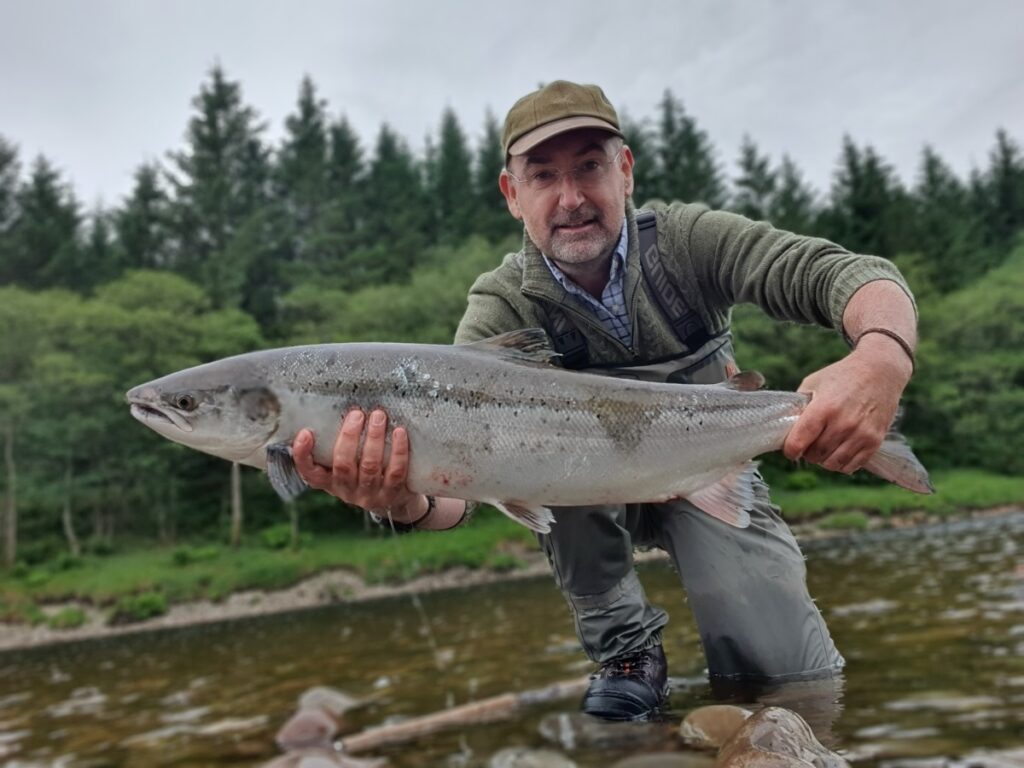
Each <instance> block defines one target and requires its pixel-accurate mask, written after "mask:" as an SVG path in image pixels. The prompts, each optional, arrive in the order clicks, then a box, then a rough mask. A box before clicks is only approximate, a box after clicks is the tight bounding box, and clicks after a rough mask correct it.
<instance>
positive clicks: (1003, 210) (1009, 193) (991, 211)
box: [984, 129, 1024, 245]
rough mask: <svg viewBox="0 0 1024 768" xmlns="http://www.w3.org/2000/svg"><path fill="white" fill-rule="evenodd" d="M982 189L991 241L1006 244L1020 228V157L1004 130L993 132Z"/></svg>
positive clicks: (1023, 211)
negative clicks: (994, 134)
mask: <svg viewBox="0 0 1024 768" xmlns="http://www.w3.org/2000/svg"><path fill="white" fill-rule="evenodd" d="M984 186H985V190H986V193H985V199H986V203H987V204H986V205H985V206H984V207H985V208H986V209H987V211H986V214H987V215H986V220H985V224H986V226H987V228H988V231H989V233H990V236H991V239H992V242H993V243H994V244H998V245H1005V244H1008V243H1010V242H1011V241H1012V239H1013V237H1014V236H1015V235H1016V234H1017V233H1018V232H1019V231H1021V230H1022V229H1024V155H1022V154H1021V148H1020V145H1019V144H1017V143H1016V142H1015V141H1013V139H1011V138H1010V135H1009V134H1008V133H1007V132H1006V131H1005V130H1002V129H1000V130H999V131H997V132H996V145H995V146H994V147H993V148H992V150H991V152H990V153H989V166H988V171H987V172H986V173H985V177H984Z"/></svg>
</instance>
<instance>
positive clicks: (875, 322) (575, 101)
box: [294, 81, 916, 720]
mask: <svg viewBox="0 0 1024 768" xmlns="http://www.w3.org/2000/svg"><path fill="white" fill-rule="evenodd" d="M503 142H504V149H505V154H506V167H505V169H504V170H503V171H502V172H501V175H500V178H499V186H500V187H501V191H502V193H503V194H504V196H505V200H506V202H507V204H508V208H509V211H510V212H511V214H512V215H513V216H514V217H516V218H517V219H520V220H522V221H523V223H524V228H525V237H524V247H523V249H522V250H521V251H519V252H518V253H516V254H511V255H509V256H507V257H506V258H505V260H504V262H503V263H502V265H501V266H500V267H498V268H497V269H495V270H494V271H492V272H489V273H487V274H485V275H482V276H481V277H480V278H479V279H478V280H477V282H476V284H475V285H474V286H473V288H472V290H471V292H470V296H469V306H468V308H467V310H466V313H465V316H464V317H463V319H462V322H461V323H460V325H459V329H458V331H457V333H456V342H458V343H465V342H469V341H474V340H477V339H480V338H485V337H488V336H493V335H496V334H499V333H503V332H506V331H510V330H514V329H517V328H523V327H533V326H539V327H543V328H545V330H547V331H548V333H549V335H551V336H552V338H553V340H554V342H555V346H556V348H558V349H559V351H561V352H563V353H564V354H563V359H564V360H566V361H567V362H568V367H574V368H587V369H589V370H593V371H596V372H599V373H600V372H603V373H606V374H609V375H622V376H639V377H643V378H653V379H660V380H663V381H664V380H668V381H684V382H694V383H713V382H715V381H721V380H723V379H724V378H727V377H728V376H729V375H731V374H732V373H734V372H735V371H736V366H735V364H734V362H733V360H732V348H731V344H730V337H729V312H730V308H731V307H732V306H733V305H734V304H737V303H740V302H752V303H755V304H757V305H759V306H760V307H761V308H762V309H764V310H765V311H766V312H767V313H769V314H770V315H772V316H773V317H776V318H779V319H782V320H793V321H799V322H815V323H818V324H820V325H824V326H826V327H833V328H835V329H836V330H837V331H840V332H841V333H843V334H845V336H846V337H847V338H848V339H850V340H852V341H853V342H854V344H853V349H852V350H851V352H850V353H849V354H848V355H847V356H846V357H844V358H843V359H841V360H839V361H837V362H836V363H834V364H832V365H830V366H828V367H826V368H824V369H823V370H821V371H818V372H816V373H813V374H811V375H810V376H808V377H807V378H806V379H805V380H804V381H803V383H802V385H801V387H800V389H801V391H804V392H807V393H810V394H811V395H812V396H813V399H812V401H811V404H810V405H809V406H808V408H807V409H806V411H805V412H804V413H803V415H802V416H801V417H800V419H799V420H798V422H797V423H796V424H795V425H794V427H793V429H792V430H791V432H790V434H789V436H788V437H787V440H786V443H785V447H784V453H785V454H786V455H787V456H788V457H789V458H790V459H794V460H795V459H799V458H803V459H805V460H807V461H811V462H814V463H817V464H820V465H822V466H824V467H826V468H827V469H830V470H833V471H838V472H845V473H850V472H853V471H855V470H857V469H859V468H860V467H861V466H862V465H863V464H864V463H865V462H866V461H867V459H868V457H869V456H870V455H871V454H872V453H874V451H875V450H876V449H877V448H878V447H879V445H880V444H881V441H882V439H883V437H884V435H885V434H886V431H887V429H888V427H889V425H890V423H891V421H892V419H893V416H894V414H895V411H896V406H897V403H898V401H899V398H900V395H901V393H902V392H903V389H904V387H905V386H906V384H907V382H908V381H909V379H910V375H911V373H912V371H913V359H912V357H913V349H914V344H915V342H916V314H915V308H914V304H913V301H912V299H911V297H910V293H909V290H908V289H907V287H906V285H905V283H904V282H903V280H902V278H901V277H900V275H899V273H898V272H897V271H896V269H895V268H894V267H893V266H892V265H891V264H889V263H888V262H886V261H884V260H881V259H877V258H875V257H869V256H858V255H854V254H851V253H849V252H847V251H845V250H843V249H842V248H840V247H838V246H836V245H834V244H832V243H829V242H826V241H824V240H818V239H812V238H805V237H799V236H796V235H793V234H791V233H787V232H782V231H779V230H775V229H773V228H772V227H771V226H770V225H768V224H766V223H756V222H752V221H749V220H747V219H745V218H743V217H740V216H737V215H734V214H730V213H724V212H714V211H709V210H708V209H707V208H705V207H704V206H700V205H688V204H682V203H674V204H672V205H665V204H662V203H657V204H653V205H652V206H651V207H652V212H648V213H644V214H642V215H641V214H638V213H637V211H636V210H635V209H634V208H633V205H632V203H631V197H630V195H631V193H632V191H633V175H632V171H633V162H634V161H633V155H632V152H631V151H630V149H629V147H628V146H626V145H625V144H624V141H623V136H622V133H621V132H620V130H619V122H618V117H617V115H616V113H615V110H614V109H613V108H612V106H611V104H610V103H609V102H608V100H607V99H606V98H605V96H604V93H603V92H602V91H601V90H600V89H599V88H597V87H596V86H583V85H577V84H574V83H568V82H564V81H559V82H554V83H551V84H550V85H548V86H546V87H544V88H541V89H539V90H538V91H535V92H533V93H531V94H529V95H527V96H525V97H523V98H522V99H520V100H519V101H518V102H517V103H516V104H515V105H514V106H513V107H512V109H511V110H510V111H509V113H508V116H507V118H506V120H505V127H504V135H503ZM641 241H643V252H641ZM386 436H387V418H386V414H384V413H383V412H381V411H375V412H373V413H372V414H370V416H369V419H368V421H367V418H366V416H365V415H364V414H362V413H361V412H358V411H354V412H351V413H349V414H347V415H346V417H345V418H344V421H343V423H342V428H341V431H340V434H339V436H338V440H337V442H336V445H335V449H334V463H333V467H332V468H330V469H329V468H326V467H319V466H316V465H314V464H313V462H312V459H311V458H310V455H311V451H312V443H313V441H312V435H311V434H310V433H309V432H308V431H304V432H302V433H300V434H299V435H298V437H297V438H296V441H295V445H294V454H295V461H296V464H297V466H298V467H299V470H300V472H301V473H302V475H303V477H304V478H305V479H306V481H307V482H308V483H309V484H310V485H312V486H314V487H317V488H322V489H325V490H327V491H329V492H330V493H333V494H334V495H336V496H338V497H339V498H341V499H343V500H345V501H347V502H349V503H351V504H356V505H358V506H361V507H364V508H366V509H370V510H389V513H390V516H391V518H392V520H393V521H395V522H396V523H398V524H402V525H404V527H415V528H421V529H433V530H442V529H447V528H450V527H453V526H455V525H458V523H459V522H461V521H462V519H463V518H464V516H465V512H466V504H465V503H464V502H462V501H459V500H457V499H436V500H435V499H431V498H427V497H425V496H423V495H419V494H413V493H411V492H410V491H409V490H408V489H407V488H406V486H405V478H406V473H407V468H408V461H409V453H410V446H409V440H408V436H407V434H406V433H405V430H403V429H401V428H396V429H394V431H393V433H392V449H391V453H390V458H389V459H388V460H387V461H385V439H386ZM361 441H363V446H362V449H361V450H360V447H359V446H360V442H361ZM413 448H414V447H413ZM756 494H757V501H756V503H755V505H754V509H752V510H750V512H751V518H752V520H753V522H752V524H751V525H750V527H748V528H745V529H736V528H731V527H729V526H727V525H724V524H723V523H721V522H720V521H718V520H715V519H713V518H711V517H710V516H708V515H705V514H703V513H700V512H698V511H697V510H696V509H695V508H694V507H692V506H691V505H690V504H689V503H687V502H685V501H679V502H670V503H666V504H658V505H652V504H630V505H625V506H623V505H616V506H601V507H582V508H572V509H558V510H555V518H556V523H555V525H554V526H553V527H552V532H551V533H550V534H547V535H541V536H539V539H540V543H541V545H542V547H543V548H544V550H545V552H546V553H547V556H548V559H549V561H550V563H551V566H552V569H553V571H554V574H555V578H556V581H557V582H558V585H559V587H560V589H561V590H562V592H563V594H564V596H565V598H566V601H567V602H568V604H569V606H570V609H571V611H572V614H573V616H574V619H575V623H576V631H577V635H578V637H579V639H580V642H581V644H582V646H583V649H584V650H585V652H586V653H587V654H588V656H590V658H591V659H592V660H593V661H595V662H596V663H597V664H599V665H600V669H599V671H598V672H597V673H596V674H595V675H594V676H593V678H592V682H591V684H590V687H589V689H588V691H587V693H586V695H585V696H584V699H583V709H584V711H586V712H589V713H591V714H594V715H597V716H599V717H604V718H608V719H620V720H631V719H643V718H646V717H648V716H650V715H651V714H652V713H654V712H656V711H657V710H658V708H659V707H660V706H661V705H662V704H663V702H664V700H665V696H666V694H667V686H666V680H667V665H666V661H665V656H664V653H663V652H662V648H661V631H662V629H663V628H664V626H665V625H666V623H667V621H668V617H667V614H666V613H665V612H664V611H662V610H661V609H659V608H656V607H654V606H651V605H650V604H649V603H648V602H647V600H646V598H645V596H644V592H643V588H642V586H641V584H640V582H639V580H638V579H637V577H636V574H635V572H634V568H633V559H632V553H633V547H634V545H637V544H646V545H653V546H658V547H661V548H663V549H665V550H666V551H667V552H668V553H669V555H670V556H671V558H672V560H673V563H674V565H675V566H676V568H677V569H678V571H679V573H680V575H681V578H682V580H683V582H684V584H685V586H686V590H687V594H688V598H689V602H690V604H691V606H692V608H693V611H694V615H695V617H696V619H697V624H698V627H699V629H700V634H701V639H702V643H703V646H704V651H705V654H706V656H707V661H708V671H709V674H710V675H711V677H712V678H713V679H730V680H734V679H746V680H752V681H765V682H767V681H785V680H790V679H794V678H800V679H803V678H807V677H815V676H817V677H821V676H825V677H827V676H831V675H834V674H837V673H838V670H840V669H841V668H842V666H843V659H842V657H841V656H840V655H839V653H838V651H837V650H836V648H835V646H834V644H833V643H832V640H831V637H830V636H829V633H828V630H827V628H826V627H825V624H824V622H823V620H822V618H821V615H820V613H819V612H818V610H817V608H816V607H815V606H814V603H813V601H812V600H811V598H810V596H809V594H808V592H807V588H806V585H805V570H804V563H803V557H802V555H801V553H800V550H799V548H798V546H797V544H796V541H795V540H794V538H793V536H792V534H791V532H790V531H789V529H788V527H787V526H786V525H785V523H783V522H782V520H781V519H780V518H779V516H778V514H777V510H776V509H775V508H773V507H772V505H771V504H770V501H769V499H768V493H767V488H766V487H765V486H764V485H763V483H762V484H760V485H759V486H758V487H757V488H756Z"/></svg>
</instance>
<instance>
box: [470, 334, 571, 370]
mask: <svg viewBox="0 0 1024 768" xmlns="http://www.w3.org/2000/svg"><path fill="white" fill-rule="evenodd" d="M463 346H465V347H468V348H470V349H476V350H479V351H480V352H484V353H486V354H489V355H497V356H498V357H501V358H503V359H505V360H508V361H509V362H513V363H521V364H525V365H541V366H544V367H548V366H550V365H551V364H552V362H553V361H554V360H555V359H556V358H558V357H559V353H558V352H555V350H554V348H553V347H552V346H551V340H550V339H549V338H548V335H547V333H545V332H544V329H543V328H523V329H520V330H518V331H509V332H508V333H502V334H499V335H497V336H491V337H490V338H487V339H481V340H480V341H474V342H470V343H469V344H465V345H463Z"/></svg>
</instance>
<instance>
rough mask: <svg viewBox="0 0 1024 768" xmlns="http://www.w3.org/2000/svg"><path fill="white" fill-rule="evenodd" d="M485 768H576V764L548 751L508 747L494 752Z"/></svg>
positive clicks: (559, 754)
mask: <svg viewBox="0 0 1024 768" xmlns="http://www.w3.org/2000/svg"><path fill="white" fill-rule="evenodd" d="M487 768H576V763H574V762H573V761H572V760H570V759H569V758H568V757H566V756H565V755H563V754H561V753H560V752H553V751H552V750H550V749H528V748H526V747H508V748H507V749H503V750H501V751H500V752H495V753H494V754H493V755H492V756H491V759H490V760H489V761H488V763H487Z"/></svg>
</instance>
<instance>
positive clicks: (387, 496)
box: [292, 408, 428, 523]
mask: <svg viewBox="0 0 1024 768" xmlns="http://www.w3.org/2000/svg"><path fill="white" fill-rule="evenodd" d="M387 428H388V416H387V414H386V413H385V412H384V411H382V410H379V409H378V410H375V411H373V412H372V413H370V416H369V418H367V417H366V414H364V413H363V412H362V411H361V410H360V409H358V408H355V409H353V410H351V411H349V412H348V413H347V414H345V417H344V418H343V419H342V422H341V429H340V430H339V431H338V438H337V440H335V442H334V452H333V454H332V462H331V466H330V467H325V466H323V465H321V464H317V463H316V462H315V461H314V460H313V446H314V442H315V438H314V436H313V433H312V432H311V431H310V430H308V429H303V430H300V431H299V433H298V434H297V435H296V436H295V441H294V442H293V443H292V457H293V458H294V460H295V467H296V469H298V471H299V474H300V475H301V476H302V479H303V480H305V481H306V483H307V484H308V485H309V486H310V487H312V488H317V489H319V490H322V491H326V492H327V493H329V494H331V495H332V496H337V497H338V498H339V499H341V500H342V501H344V502H345V503H347V504H354V505H355V506H357V507H362V508H363V509H368V510H370V511H374V512H390V514H391V518H392V519H393V520H394V521H395V522H396V523H408V522H412V521H415V520H418V519H420V518H421V517H423V515H425V514H426V512H427V504H428V502H427V497H426V496H424V495H423V494H422V493H413V492H412V491H410V490H409V488H408V486H407V485H406V482H407V479H408V474H409V433H408V432H406V431H405V429H403V428H402V427H396V428H395V429H394V430H392V432H391V452H390V455H388V453H387ZM360 444H362V449H361V450H360Z"/></svg>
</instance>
